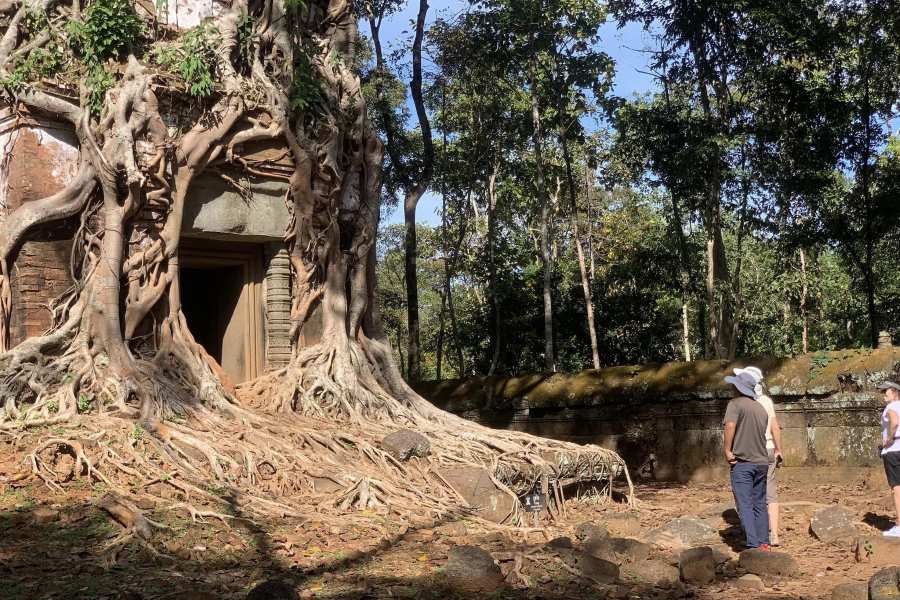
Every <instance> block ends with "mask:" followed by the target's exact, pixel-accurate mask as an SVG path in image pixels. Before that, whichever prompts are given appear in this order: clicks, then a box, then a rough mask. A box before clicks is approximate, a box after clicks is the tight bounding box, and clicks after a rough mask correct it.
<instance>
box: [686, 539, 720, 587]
mask: <svg viewBox="0 0 900 600" xmlns="http://www.w3.org/2000/svg"><path fill="white" fill-rule="evenodd" d="M678 570H679V571H680V572H681V579H683V580H684V581H685V582H686V583H692V584H694V585H707V584H709V583H711V582H712V581H713V580H715V578H716V559H715V557H714V556H713V551H712V548H710V547H708V546H701V547H699V548H689V549H687V550H684V551H683V552H682V553H681V556H680V558H679V560H678Z"/></svg>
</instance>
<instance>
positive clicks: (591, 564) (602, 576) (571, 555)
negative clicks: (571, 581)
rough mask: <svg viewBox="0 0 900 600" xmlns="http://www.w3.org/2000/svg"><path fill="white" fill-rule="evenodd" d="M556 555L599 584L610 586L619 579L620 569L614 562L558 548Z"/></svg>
mask: <svg viewBox="0 0 900 600" xmlns="http://www.w3.org/2000/svg"><path fill="white" fill-rule="evenodd" d="M556 553H557V554H558V555H559V557H560V558H561V559H562V560H563V562H565V563H566V564H567V565H568V566H569V567H570V568H572V569H575V570H577V571H578V572H580V573H581V574H582V576H584V577H586V578H588V579H591V580H593V581H595V582H597V583H601V584H610V583H614V582H615V581H616V579H618V578H619V567H618V565H616V564H615V563H614V562H611V561H608V560H604V559H602V558H598V557H596V556H592V555H590V554H587V553H585V552H578V551H577V550H568V549H566V548H557V549H556Z"/></svg>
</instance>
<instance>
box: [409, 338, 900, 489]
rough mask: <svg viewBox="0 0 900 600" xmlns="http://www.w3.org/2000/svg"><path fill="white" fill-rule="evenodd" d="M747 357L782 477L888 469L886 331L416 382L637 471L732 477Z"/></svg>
mask: <svg viewBox="0 0 900 600" xmlns="http://www.w3.org/2000/svg"><path fill="white" fill-rule="evenodd" d="M748 364H754V365H756V366H758V367H760V368H762V369H763V371H764V372H765V373H766V379H767V382H768V384H769V386H770V395H771V396H772V398H773V399H774V401H775V409H776V411H777V413H778V417H779V419H780V422H781V425H782V428H783V442H784V456H785V468H784V471H783V475H784V476H794V477H798V478H806V479H808V478H815V479H819V480H844V479H847V478H855V477H859V476H865V475H868V474H870V473H874V475H875V477H883V474H882V473H881V469H880V465H881V458H880V455H879V453H878V442H879V440H880V436H881V425H880V410H881V407H882V402H881V394H880V393H879V392H877V391H875V389H874V388H875V386H876V385H877V384H878V383H880V382H881V381H883V380H884V379H886V378H895V377H897V375H898V373H900V348H897V347H894V346H892V345H891V343H890V340H889V339H885V340H883V343H882V346H881V347H880V348H879V349H877V350H874V351H871V350H847V351H836V352H821V353H815V354H808V355H804V356H798V357H795V358H789V359H771V358H763V359H758V360H743V361H735V362H728V361H696V362H693V363H678V362H675V363H666V364H662V365H646V366H640V367H638V366H622V367H612V368H607V369H601V370H599V371H593V370H591V371H584V372H582V373H579V374H577V375H561V374H555V375H549V374H536V375H528V376H523V377H505V378H504V377H490V378H488V377H479V378H470V379H465V380H456V381H446V382H438V383H422V384H419V385H418V386H417V391H419V393H421V394H422V395H424V396H425V397H426V398H428V399H429V400H431V401H432V402H434V403H435V404H437V405H438V406H440V407H441V408H443V409H445V410H449V411H451V412H454V413H457V414H459V415H462V416H464V417H467V418H470V419H474V420H477V421H479V422H482V423H484V424H485V425H489V426H491V427H498V428H509V429H515V430H519V431H526V432H528V433H532V434H536V435H540V436H544V437H550V438H556V439H561V440H566V441H573V442H578V443H591V444H597V445H600V446H603V447H605V448H610V449H613V450H615V451H616V452H618V453H619V454H620V455H621V456H622V457H623V458H624V459H625V460H626V462H627V464H628V465H629V468H630V469H631V472H632V474H633V475H634V476H636V477H639V478H643V479H650V480H661V481H725V480H727V472H728V466H727V465H726V463H725V462H724V459H723V457H722V428H723V423H722V420H723V417H724V415H725V406H726V404H727V403H728V399H729V398H731V396H732V389H731V388H730V386H728V385H727V384H725V383H724V382H723V381H722V379H723V377H725V375H728V374H731V370H732V369H733V368H734V367H739V366H746V365H748Z"/></svg>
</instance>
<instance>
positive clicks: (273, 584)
mask: <svg viewBox="0 0 900 600" xmlns="http://www.w3.org/2000/svg"><path fill="white" fill-rule="evenodd" d="M247 600H299V596H298V595H297V591H296V590H295V589H294V586H292V585H290V584H289V583H285V582H284V581H281V580H280V579H269V580H268V581H263V582H262V583H260V584H259V585H258V586H256V587H255V588H253V589H252V590H250V593H249V594H247Z"/></svg>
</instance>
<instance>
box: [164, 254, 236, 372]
mask: <svg viewBox="0 0 900 600" xmlns="http://www.w3.org/2000/svg"><path fill="white" fill-rule="evenodd" d="M180 273H181V306H182V310H183V311H184V316H185V318H186V319H187V322H188V325H189V327H190V328H191V333H193V334H194V339H195V340H197V342H199V343H200V345H202V346H203V347H204V348H205V349H206V351H207V352H208V353H209V354H210V356H212V357H213V358H214V359H216V362H218V363H219V364H222V347H223V344H224V342H225V335H226V333H227V331H228V327H229V325H231V324H232V322H233V321H234V319H235V317H236V314H235V313H236V310H237V307H238V304H239V302H240V300H241V291H242V289H243V287H244V278H245V275H244V269H243V268H242V266H241V265H231V266H225V267H207V268H201V267H182V268H181V269H180Z"/></svg>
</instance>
